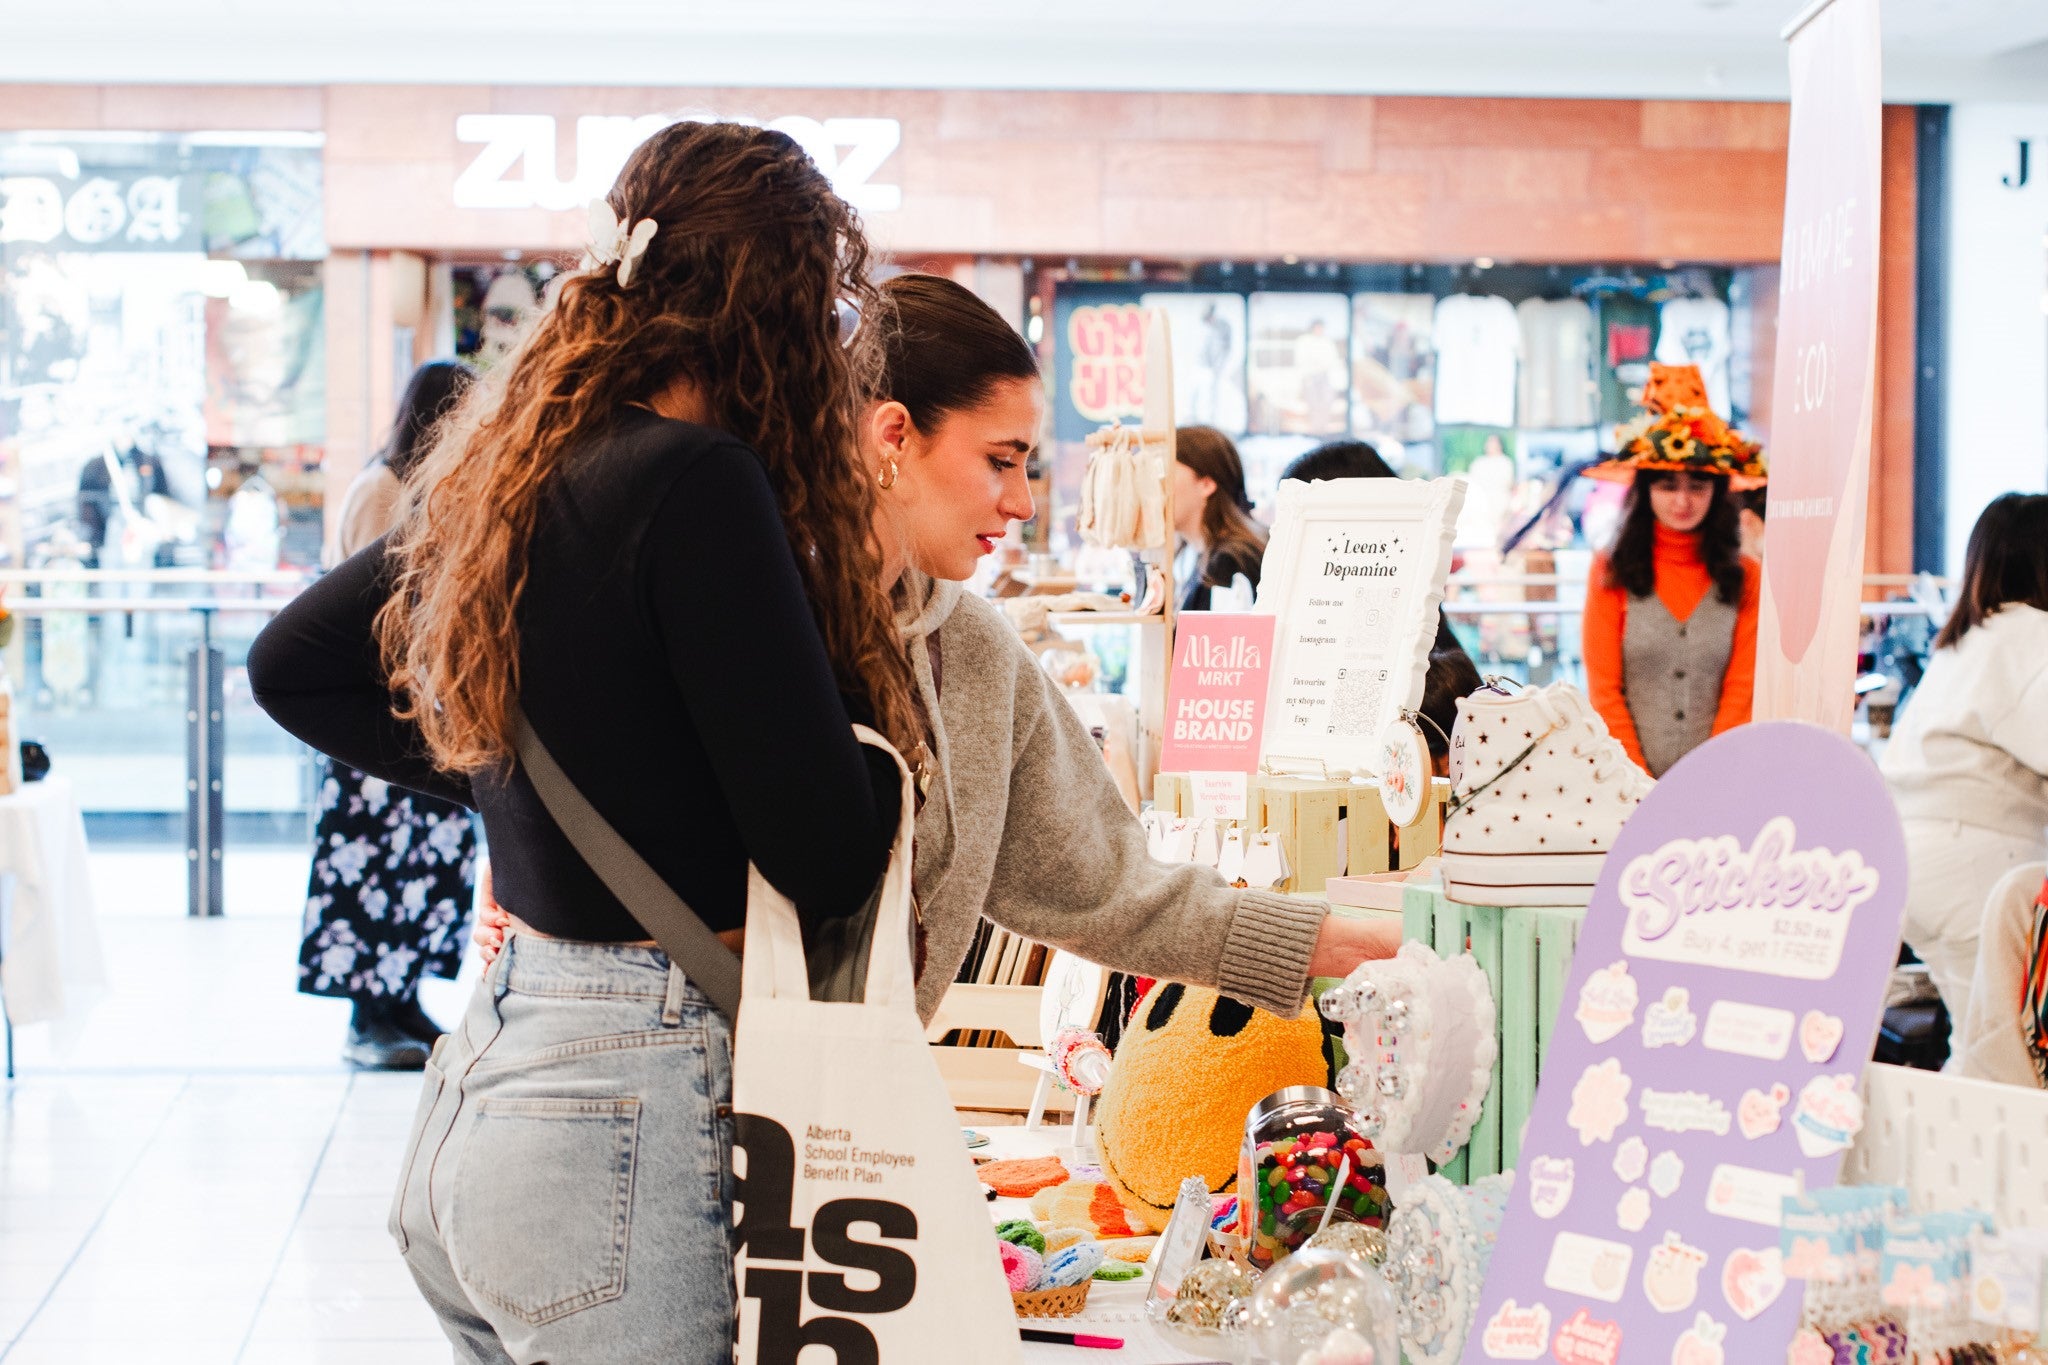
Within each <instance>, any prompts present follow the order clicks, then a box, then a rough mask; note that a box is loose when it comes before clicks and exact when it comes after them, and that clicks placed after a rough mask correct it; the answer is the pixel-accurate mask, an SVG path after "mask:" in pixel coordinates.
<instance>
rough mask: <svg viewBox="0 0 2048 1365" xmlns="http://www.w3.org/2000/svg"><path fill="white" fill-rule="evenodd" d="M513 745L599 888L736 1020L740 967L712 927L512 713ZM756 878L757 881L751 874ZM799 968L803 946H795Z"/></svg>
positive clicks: (520, 716)
mask: <svg viewBox="0 0 2048 1365" xmlns="http://www.w3.org/2000/svg"><path fill="white" fill-rule="evenodd" d="M512 720H513V725H514V727H515V733H514V743H515V745H516V746H517V748H518V751H519V766H520V767H522V768H524V769H525V770H526V778H527V780H528V781H529V782H531V783H533V789H534V791H535V792H536V793H538V794H539V796H540V800H541V804H542V805H544V806H546V807H547V808H548V814H549V815H550V816H552V817H554V821H555V824H556V825H557V826H558V827H559V828H560V829H561V831H562V833H563V834H564V835H566V836H567V837H568V840H569V842H570V844H572V845H573V846H574V847H575V849H576V852H577V853H578V854H579V855H580V856H581V857H582V859H583V861H584V862H586V863H588V864H589V865H590V870H591V871H592V872H595V873H596V874H597V877H598V880H599V881H601V882H603V883H604V884H605V889H606V890H608V891H610V892H611V893H612V894H613V895H614V896H616V897H618V899H619V904H621V905H623V906H625V907H626V911H627V913H628V914H630V915H632V916H633V918H634V919H636V920H638V921H639V922H640V927H641V928H643V929H645V930H646V931H647V932H648V933H650V934H652V935H654V941H655V942H656V943H659V944H660V945H661V949H662V951H663V952H665V953H667V954H668V957H669V961H671V962H673V963H674V964H675V965H676V966H678V967H681V968H682V969H683V974H684V975H685V976H687V977H689V978H690V980H691V982H692V983H693V984H695V985H696V987H697V989H698V990H700V991H702V992H704V994H705V996H706V997H708V998H709V999H710V1001H711V1003H712V1004H714V1005H716V1006H718V1008H719V1009H720V1010H722V1011H723V1012H724V1013H725V1017H726V1018H727V1019H734V1018H737V1017H738V1015H739V1009H740V960H739V958H738V957H736V956H735V955H734V954H733V951H732V949H730V948H728V947H726V946H725V944H724V943H722V942H720V941H719V938H718V935H717V934H714V933H713V932H711V926H709V925H708V924H706V923H704V921H703V920H701V919H699V918H697V912H696V911H694V910H692V909H691V908H690V907H689V905H688V904H687V903H686V902H685V901H684V900H683V898H682V897H681V896H678V895H677V894H676V892H675V888H674V887H672V886H670V885H669V884H668V883H667V882H666V881H664V880H662V876H661V874H660V873H659V872H656V871H655V870H654V869H653V868H652V867H651V866H649V865H648V862H647V860H646V859H645V858H643V857H641V856H640V855H639V854H638V853H637V852H635V851H634V849H633V846H632V845H631V844H629V843H627V842H626V841H625V839H624V837H623V836H621V835H620V834H619V832H618V831H617V830H615V829H613V828H612V826H611V822H610V821H608V820H606V819H605V818H604V817H603V816H602V815H600V814H598V813H597V807H595V806H593V805H591V804H590V800H589V798H587V797H585V796H584V795H583V793H582V792H581V791H578V790H577V788H576V784H575V783H573V782H571V781H570V780H569V775H568V774H567V773H565V772H563V771H562V768H561V765H560V764H558V763H556V762H555V757H554V755H553V754H551V753H549V752H548V750H547V746H546V745H545V744H542V743H541V742H540V736H539V735H536V734H535V733H534V732H533V726H532V725H530V724H528V722H527V719H526V713H525V712H524V711H521V710H520V709H518V708H517V707H516V706H515V707H514V708H513V712H512ZM755 875H756V876H758V875H759V874H758V873H757V874H755ZM798 954H799V957H798V962H799V964H801V962H802V957H801V954H802V944H801V942H799V944H798Z"/></svg>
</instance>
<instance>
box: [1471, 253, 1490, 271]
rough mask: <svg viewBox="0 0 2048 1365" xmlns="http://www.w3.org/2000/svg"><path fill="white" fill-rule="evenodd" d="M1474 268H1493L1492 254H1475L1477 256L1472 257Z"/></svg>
mask: <svg viewBox="0 0 2048 1365" xmlns="http://www.w3.org/2000/svg"><path fill="white" fill-rule="evenodd" d="M1472 268H1473V269H1474V270H1491V269H1493V257H1491V256H1475V257H1473V258H1472Z"/></svg>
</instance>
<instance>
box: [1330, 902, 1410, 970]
mask: <svg viewBox="0 0 2048 1365" xmlns="http://www.w3.org/2000/svg"><path fill="white" fill-rule="evenodd" d="M1400 951H1401V921H1400V919H1399V917H1397V916H1392V915H1374V916H1372V917H1371V918H1370V919H1366V918H1358V919H1354V918H1352V917H1350V916H1348V915H1340V914H1338V913H1336V912H1335V911H1332V912H1331V913H1330V915H1329V917H1328V918H1326V919H1325V920H1324V921H1323V932H1322V933H1321V934H1320V935H1318V936H1317V938H1316V947H1315V951H1314V952H1313V953H1311V954H1310V955H1309V960H1308V974H1309V975H1310V976H1337V977H1344V976H1349V975H1351V970H1352V968H1354V967H1356V966H1357V965H1358V964H1359V963H1361V962H1370V961H1373V960H1375V959H1377V958H1387V957H1392V956H1393V955H1394V954H1395V953H1398V952H1400Z"/></svg>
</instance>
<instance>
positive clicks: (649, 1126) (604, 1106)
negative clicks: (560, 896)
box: [391, 934, 734, 1365]
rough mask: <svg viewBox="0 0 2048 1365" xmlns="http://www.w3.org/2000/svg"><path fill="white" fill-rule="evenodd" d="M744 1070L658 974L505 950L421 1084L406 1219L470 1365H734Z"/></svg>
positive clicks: (713, 1013)
mask: <svg viewBox="0 0 2048 1365" xmlns="http://www.w3.org/2000/svg"><path fill="white" fill-rule="evenodd" d="M731 1057H732V1040H731V1035H730V1033H729V1032H728V1030H727V1025H726V1020H725V1018H724V1016H723V1015H721V1014H720V1013H719V1012H718V1010H717V1009H716V1008H714V1007H713V1006H712V1004H711V1003H710V1001H708V1000H707V999H705V997H704V996H703V995H702V994H701V993H700V992H699V991H698V990H697V988H696V987H694V986H692V985H691V984H690V983H689V981H688V980H687V979H686V978H685V977H684V976H683V973H682V972H681V971H680V970H679V969H677V968H675V967H673V966H671V965H670V964H669V960H668V958H667V957H666V956H665V955H664V954H662V953H660V952H658V951H655V950H653V949H648V948H623V947H615V946H607V945H602V944H590V943H570V942H564V941H561V940H556V939H542V938H535V937H533V936H532V935H523V934H513V935H511V936H509V937H508V938H507V939H506V942H505V951H504V952H503V954H501V955H500V956H499V958H498V960H497V962H496V963H494V964H493V965H492V967H491V970H490V972H489V973H488V974H487V975H486V976H485V978H484V980H483V982H482V983H481V984H480V985H479V986H478V988H477V992H476V995H475V996H474V997H473V998H472V1000H471V1002H470V1006H469V1009H468V1012H467V1013H466V1014H465V1015H464V1017H463V1020H462V1023H461V1025H460V1026H458V1027H457V1028H456V1029H455V1030H454V1031H453V1032H452V1033H450V1034H449V1035H448V1036H447V1037H445V1038H443V1039H442V1040H441V1043H440V1045H439V1046H437V1047H436V1048H435V1051H434V1058H433V1060H432V1062H430V1063H429V1065H428V1066H427V1074H426V1088H425V1093H424V1094H422V1095H421V1097H420V1107H419V1114H418V1117H417V1118H415V1119H414V1121H413V1127H412V1133H411V1136H410V1138H409V1139H408V1141H407V1148H406V1156H405V1164H404V1167H403V1173H402V1174H401V1176H400V1177H399V1188H398V1196H397V1200H396V1202H395V1203H394V1205H393V1207H392V1212H391V1233H392V1236H393V1237H395V1238H396V1239H397V1241H398V1247H399V1250H400V1251H401V1252H402V1253H403V1254H404V1256H405V1261H406V1264H407V1266H409V1267H410V1268H411V1270H412V1274H413V1279H414V1280H415V1281H417V1282H418V1284H419V1287H420V1291H421V1292H422V1293H423V1294H425V1295H426V1298H427V1302H428V1303H429V1304H430V1305H432V1307H433V1309H434V1311H435V1313H437V1314H438V1315H439V1316H440V1319H441V1327H442V1330H444V1331H445V1332H447V1334H448V1338H449V1340H450V1341H452V1342H454V1344H455V1359H456V1361H457V1362H458V1363H459V1365H508V1363H509V1362H518V1363H519V1365H535V1363H537V1362H544V1361H545V1362H556V1363H557V1365H559V1363H561V1362H569V1363H571V1365H596V1363H597V1362H608V1361H621V1362H624V1361H659V1362H662V1365H712V1362H718V1365H729V1363H730V1361H731V1360H732V1340H733V1323H734V1307H733V1248H732V1237H731V1209H732V1197H733V1194H732V1137H733V1124H732V1066H731Z"/></svg>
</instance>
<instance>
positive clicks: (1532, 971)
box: [1402, 885, 1586, 1184]
mask: <svg viewBox="0 0 2048 1365" xmlns="http://www.w3.org/2000/svg"><path fill="white" fill-rule="evenodd" d="M1402 905H1403V913H1402V937H1404V938H1409V939H1415V940H1418V941H1420V942H1423V943H1427V944H1429V945H1430V947H1432V948H1434V949H1436V951H1437V954H1438V955H1439V956H1450V955H1451V954H1454V953H1462V952H1464V951H1466V950H1467V949H1468V948H1469V949H1470V950H1471V953H1472V957H1473V959H1474V960H1475V961H1477V962H1478V964H1479V968H1480V970H1481V971H1483V972H1485V973H1486V980H1487V984H1488V986H1489V987H1491V988H1492V991H1493V1007H1494V1014H1495V1018H1496V1028H1497V1038H1498V1041H1499V1044H1500V1046H1499V1048H1498V1049H1497V1051H1496V1053H1495V1055H1494V1062H1493V1083H1492V1084H1491V1085H1490V1086H1489V1087H1488V1088H1487V1091H1486V1103H1485V1105H1484V1106H1483V1107H1482V1108H1481V1109H1480V1111H1479V1121H1478V1122H1477V1123H1475V1124H1474V1125H1473V1127H1472V1137H1471V1140H1470V1141H1469V1142H1467V1143H1466V1145H1465V1147H1464V1149H1463V1150H1462V1151H1460V1152H1459V1153H1458V1154H1457V1155H1456V1156H1454V1157H1452V1158H1451V1160H1450V1161H1449V1162H1447V1163H1445V1165H1444V1166H1443V1167H1442V1168H1441V1171H1442V1174H1443V1175H1444V1176H1446V1177H1447V1178H1449V1179H1450V1180H1452V1181H1454V1182H1457V1183H1459V1184H1464V1183H1466V1182H1467V1181H1471V1180H1477V1179H1479V1178H1480V1177H1482V1176H1488V1175H1492V1174H1494V1173H1496V1172H1498V1171H1504V1170H1512V1169H1513V1168H1514V1165H1515V1160H1516V1158H1517V1157H1518V1156H1520V1155H1521V1149H1522V1127H1523V1125H1524V1124H1525V1123H1527V1122H1528V1119H1529V1107H1530V1105H1531V1104H1532V1103H1533V1102H1534V1100H1535V1098H1536V1077H1537V1073H1538V1072H1539V1071H1540V1070H1541V1069H1542V1065H1543V1054H1544V1052H1545V1051H1546V1050H1547V1049H1548V1048H1549V1046H1550V1035H1551V1032H1552V1030H1553V1029H1554V1028H1555V1027H1556V1025H1557V1021H1558V1019H1559V1018H1560V1017H1561V1016H1560V1013H1559V1010H1560V1007H1561V1005H1562V1004H1563V1001H1564V987H1565V979H1566V977H1567V976H1569V975H1570V973H1571V966H1572V950H1573V948H1574V947H1576V946H1577V944H1578V941H1579V925H1580V924H1581V923H1582V922H1583V921H1584V920H1585V917H1586V912H1585V911H1584V910H1582V909H1555V910H1550V909H1528V908H1524V907H1520V906H1515V907H1507V908H1503V907H1501V906H1492V905H1460V904H1459V903H1458V902H1456V901H1454V900H1450V899H1449V898H1447V897H1446V896H1445V895H1444V893H1443V888H1442V887H1441V886H1435V885H1429V886H1413V885H1411V886H1409V887H1407V888H1406V890H1405V891H1404V893H1403V896H1402Z"/></svg>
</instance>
